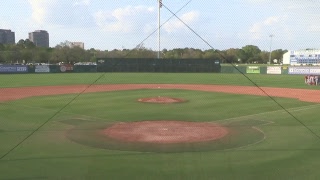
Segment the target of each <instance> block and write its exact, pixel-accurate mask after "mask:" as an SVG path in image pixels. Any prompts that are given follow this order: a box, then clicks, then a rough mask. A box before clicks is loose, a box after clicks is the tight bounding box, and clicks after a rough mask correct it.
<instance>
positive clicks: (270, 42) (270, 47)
mask: <svg viewBox="0 0 320 180" xmlns="http://www.w3.org/2000/svg"><path fill="white" fill-rule="evenodd" d="M273 36H274V35H273V34H271V35H270V36H269V37H270V54H269V64H271V52H272V51H271V46H272V37H273Z"/></svg>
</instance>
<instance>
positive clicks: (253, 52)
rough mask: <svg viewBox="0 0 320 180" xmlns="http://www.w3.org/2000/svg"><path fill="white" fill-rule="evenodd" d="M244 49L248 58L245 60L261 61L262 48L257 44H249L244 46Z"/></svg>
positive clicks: (249, 61)
mask: <svg viewBox="0 0 320 180" xmlns="http://www.w3.org/2000/svg"><path fill="white" fill-rule="evenodd" d="M242 50H243V51H244V53H245V55H246V58H247V59H246V60H245V61H246V62H248V63H254V62H258V61H261V58H260V53H261V50H260V49H259V48H258V47H257V46H254V45H247V46H244V47H242Z"/></svg>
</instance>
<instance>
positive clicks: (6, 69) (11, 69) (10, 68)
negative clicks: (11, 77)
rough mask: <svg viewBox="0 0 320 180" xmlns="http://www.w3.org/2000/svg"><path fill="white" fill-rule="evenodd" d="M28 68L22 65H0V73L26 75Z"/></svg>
mask: <svg viewBox="0 0 320 180" xmlns="http://www.w3.org/2000/svg"><path fill="white" fill-rule="evenodd" d="M27 72H28V66H24V65H0V73H27Z"/></svg>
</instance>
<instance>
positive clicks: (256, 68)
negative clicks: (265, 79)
mask: <svg viewBox="0 0 320 180" xmlns="http://www.w3.org/2000/svg"><path fill="white" fill-rule="evenodd" d="M247 73H248V74H260V67H259V66H247Z"/></svg>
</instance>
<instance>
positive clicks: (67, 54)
mask: <svg viewBox="0 0 320 180" xmlns="http://www.w3.org/2000/svg"><path fill="white" fill-rule="evenodd" d="M286 52H287V50H282V49H276V50H273V51H272V53H271V59H272V63H273V60H274V59H277V60H279V61H278V62H281V60H282V56H283V54H284V53H286ZM157 54H158V52H157V51H153V50H152V49H148V48H146V47H144V45H143V44H140V45H138V46H137V47H135V48H133V49H121V50H120V49H114V50H98V49H94V48H91V49H88V50H85V49H82V48H80V47H72V46H70V42H69V41H65V42H61V43H60V44H58V45H56V46H55V47H54V48H42V47H37V46H35V44H34V43H33V42H31V41H30V40H29V39H25V40H23V39H21V40H19V41H18V42H17V43H16V44H12V45H8V44H0V63H2V64H13V63H49V64H56V63H59V62H64V63H76V62H96V60H97V59H99V58H156V57H157ZM269 55H270V52H268V51H262V50H260V49H259V47H257V46H255V45H246V46H244V47H242V48H230V49H226V50H217V49H208V50H201V49H195V48H175V49H171V50H168V49H163V50H162V51H161V52H160V58H162V59H219V60H221V62H222V63H259V64H264V63H268V62H269Z"/></svg>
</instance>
